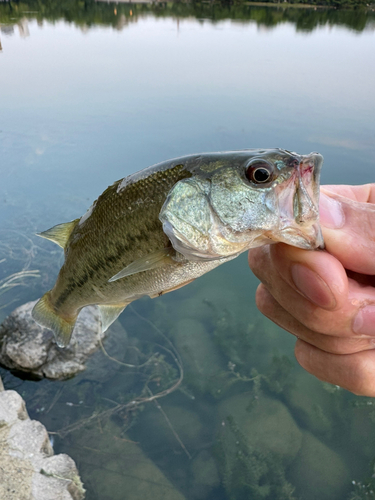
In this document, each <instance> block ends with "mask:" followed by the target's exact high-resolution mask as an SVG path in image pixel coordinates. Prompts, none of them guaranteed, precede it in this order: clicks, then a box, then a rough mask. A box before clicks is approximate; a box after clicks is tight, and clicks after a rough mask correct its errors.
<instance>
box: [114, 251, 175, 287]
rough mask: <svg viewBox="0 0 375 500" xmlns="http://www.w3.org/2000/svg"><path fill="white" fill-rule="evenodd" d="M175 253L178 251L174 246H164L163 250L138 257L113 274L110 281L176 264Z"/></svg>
mask: <svg viewBox="0 0 375 500" xmlns="http://www.w3.org/2000/svg"><path fill="white" fill-rule="evenodd" d="M174 255H176V252H175V250H174V249H173V248H163V249H162V250H157V251H156V252H154V253H150V254H147V255H144V256H143V257H141V258H140V259H137V260H135V261H134V262H132V263H131V264H129V265H128V266H126V267H124V269H122V270H121V271H120V272H119V273H117V274H115V275H114V276H112V278H111V279H109V280H108V281H109V282H110V283H112V281H117V280H119V279H120V278H125V276H131V275H132V274H137V273H141V272H143V271H149V270H150V269H155V268H157V267H161V266H165V265H167V264H175V263H176V261H174V260H173V256H174Z"/></svg>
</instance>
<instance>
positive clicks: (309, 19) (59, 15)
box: [0, 0, 375, 36]
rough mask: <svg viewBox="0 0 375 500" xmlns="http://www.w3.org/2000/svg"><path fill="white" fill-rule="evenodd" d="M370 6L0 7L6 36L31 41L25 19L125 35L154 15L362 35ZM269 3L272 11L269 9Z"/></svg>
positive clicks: (323, 1) (61, 3)
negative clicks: (17, 33) (330, 29)
mask: <svg viewBox="0 0 375 500" xmlns="http://www.w3.org/2000/svg"><path fill="white" fill-rule="evenodd" d="M366 2H367V0H307V2H306V0H305V2H304V4H302V3H301V2H300V1H299V0H292V3H293V5H290V4H285V3H278V4H273V3H271V2H265V4H264V5H263V6H259V5H255V4H253V5H251V4H249V3H247V2H246V4H244V3H238V4H232V3H230V2H227V1H223V2H210V3H202V2H198V1H192V2H180V1H177V2H168V3H167V2H158V3H135V4H130V3H107V2H106V1H95V0H85V1H78V2H77V1H76V0H48V1H41V0H29V1H25V2H15V1H9V2H6V3H0V25H1V31H2V32H3V33H7V34H11V32H10V31H9V30H11V29H12V26H13V25H14V24H18V26H19V30H20V33H21V32H22V33H23V35H24V36H27V24H25V20H26V19H29V20H31V19H36V20H37V21H38V22H39V23H42V22H43V21H44V20H47V21H57V20H59V19H63V20H65V21H67V22H69V23H74V24H76V25H77V26H80V27H81V28H82V29H85V30H86V29H89V28H90V27H91V26H94V25H104V26H110V27H112V28H114V29H117V30H122V29H124V28H125V27H126V26H127V25H128V24H130V23H134V22H137V21H138V19H139V18H140V17H146V16H148V15H152V16H155V17H161V18H163V17H165V18H174V19H177V20H178V19H183V18H188V17H193V18H195V19H198V20H205V21H210V22H212V23H216V22H219V21H223V20H227V19H230V20H234V21H241V22H245V23H247V22H251V21H253V22H256V23H257V25H258V26H263V27H270V28H272V27H274V26H276V25H278V24H280V23H292V24H294V25H295V27H296V30H297V31H306V32H311V31H313V30H314V29H316V28H317V27H319V26H324V25H330V26H334V25H342V26H346V27H348V28H350V29H353V30H355V31H358V32H360V31H363V30H364V29H371V30H373V29H374V27H375V8H374V7H373V8H371V7H368V6H367V8H366ZM267 3H269V4H270V5H269V6H267V5H266V4H267ZM306 4H308V6H306ZM318 4H319V5H320V6H318ZM352 6H355V7H357V8H355V9H348V10H343V9H340V8H337V7H352ZM303 7H305V8H303ZM328 7H333V8H328ZM202 22H203V21H202ZM25 27H26V28H25Z"/></svg>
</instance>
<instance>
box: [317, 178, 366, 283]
mask: <svg viewBox="0 0 375 500" xmlns="http://www.w3.org/2000/svg"><path fill="white" fill-rule="evenodd" d="M374 186H375V185H374ZM332 188H333V186H332ZM329 189H331V187H330V188H329ZM374 189H375V188H374ZM319 211H320V222H321V224H322V230H323V236H324V242H325V245H326V250H327V251H328V252H329V253H330V254H332V255H333V256H334V257H336V258H337V259H338V260H339V261H340V262H341V263H342V265H343V266H344V267H345V268H346V269H349V270H351V271H354V272H356V273H361V274H366V275H375V204H373V203H365V202H360V201H357V200H354V199H350V198H348V197H347V196H343V195H342V194H338V193H337V192H333V191H327V190H324V189H322V192H321V198H320V206H319Z"/></svg>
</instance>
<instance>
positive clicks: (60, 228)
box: [37, 219, 79, 248]
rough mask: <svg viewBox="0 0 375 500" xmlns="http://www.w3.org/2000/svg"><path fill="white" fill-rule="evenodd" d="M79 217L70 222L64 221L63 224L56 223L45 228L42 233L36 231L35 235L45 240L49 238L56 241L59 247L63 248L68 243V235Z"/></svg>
mask: <svg viewBox="0 0 375 500" xmlns="http://www.w3.org/2000/svg"><path fill="white" fill-rule="evenodd" d="M78 222H79V219H75V220H72V221H71V222H64V223H63V224H57V226H53V227H51V229H47V231H43V232H42V233H37V236H40V237H41V238H46V240H51V241H53V242H54V243H57V245H59V246H60V247H61V248H65V247H66V244H67V243H68V239H69V236H70V235H71V233H72V231H73V229H74V228H75V227H76V225H77V224H78Z"/></svg>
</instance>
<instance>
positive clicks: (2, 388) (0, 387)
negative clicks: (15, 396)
mask: <svg viewBox="0 0 375 500" xmlns="http://www.w3.org/2000/svg"><path fill="white" fill-rule="evenodd" d="M3 390H4V385H3V381H2V380H1V377H0V392H1V391H3Z"/></svg>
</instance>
